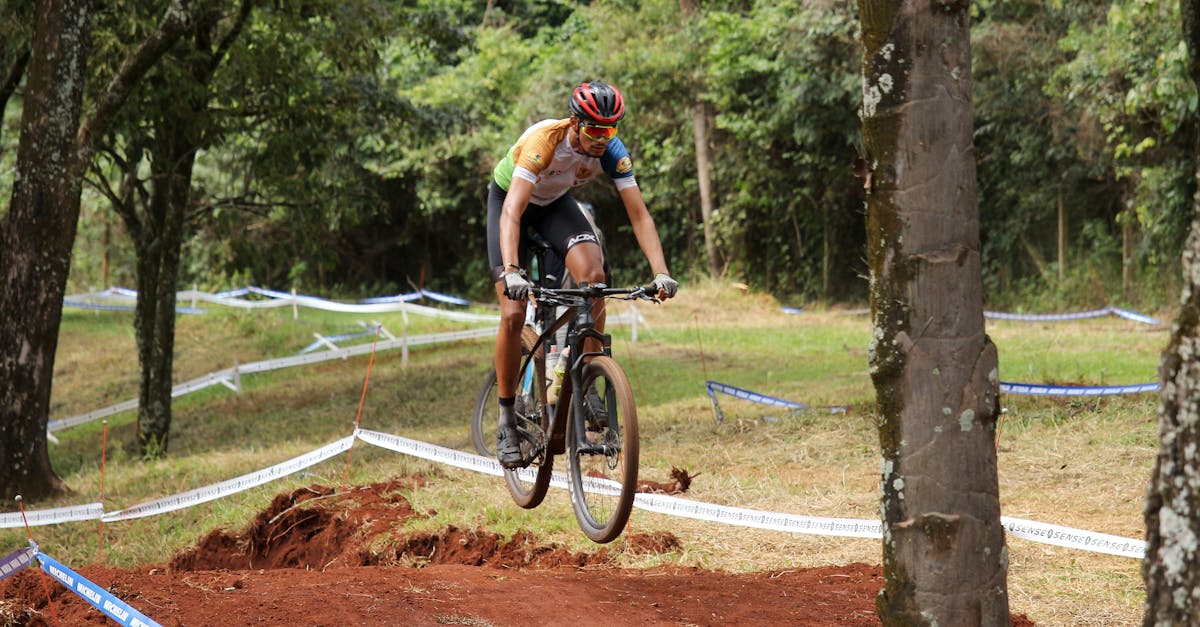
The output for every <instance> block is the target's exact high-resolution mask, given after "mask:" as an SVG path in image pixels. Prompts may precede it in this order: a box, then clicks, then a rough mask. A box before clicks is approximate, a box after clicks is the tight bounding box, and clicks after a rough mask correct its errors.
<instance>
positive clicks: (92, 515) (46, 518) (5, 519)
mask: <svg viewBox="0 0 1200 627" xmlns="http://www.w3.org/2000/svg"><path fill="white" fill-rule="evenodd" d="M103 514H104V506H103V505H101V504H100V503H88V504H87V505H69V506H67V507H55V508H51V509H35V510H25V518H24V519H22V518H21V512H9V513H7V514H0V529H15V528H19V527H24V526H25V520H28V521H29V526H30V527H35V526H39V525H57V524H59V523H65V522H75V521H79V520H96V519H97V518H100V516H102V515H103Z"/></svg>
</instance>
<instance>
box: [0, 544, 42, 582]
mask: <svg viewBox="0 0 1200 627" xmlns="http://www.w3.org/2000/svg"><path fill="white" fill-rule="evenodd" d="M35 555H37V551H36V550H34V549H33V547H27V548H24V549H17V550H15V551H13V552H12V553H9V554H8V555H5V556H4V557H0V581H3V580H5V579H8V578H9V577H12V576H13V575H15V574H17V573H19V572H21V571H22V570H25V567H26V566H28V565H29V563H30V562H32V561H33V557H34V556H35Z"/></svg>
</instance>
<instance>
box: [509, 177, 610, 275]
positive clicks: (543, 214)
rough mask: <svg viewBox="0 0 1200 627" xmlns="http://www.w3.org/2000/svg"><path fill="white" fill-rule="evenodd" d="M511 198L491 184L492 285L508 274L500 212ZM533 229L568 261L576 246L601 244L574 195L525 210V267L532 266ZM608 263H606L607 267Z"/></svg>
mask: <svg viewBox="0 0 1200 627" xmlns="http://www.w3.org/2000/svg"><path fill="white" fill-rule="evenodd" d="M507 195H508V192H506V191H505V190H503V189H501V188H500V186H499V185H497V184H496V182H495V181H492V183H491V184H490V185H488V215H487V245H488V265H490V266H491V268H492V282H496V281H499V280H500V276H501V275H502V274H503V273H504V259H503V258H502V257H501V256H500V211H501V210H502V209H503V208H504V197H505V196H507ZM531 230H532V231H536V232H538V233H539V234H541V236H542V237H544V238H546V241H548V242H550V245H551V246H553V247H554V252H555V253H557V254H558V256H559V258H561V259H566V258H567V251H568V250H570V249H571V247H572V246H575V245H576V244H580V243H582V242H593V243H595V244H597V245H599V244H600V240H599V238H598V237H597V235H596V231H595V229H594V228H592V222H591V220H589V219H588V217H587V215H586V214H585V213H584V210H583V208H582V207H580V206H579V203H578V202H576V201H575V198H574V197H573V196H571V192H567V193H565V194H563V195H562V196H560V197H559V198H558V199H556V200H555V201H554V202H552V203H550V204H548V205H535V204H533V203H529V206H528V207H527V208H526V209H525V214H524V215H522V216H521V243H520V247H519V249H518V251H519V252H518V254H519V255H520V259H518V261H517V263H519V264H521V267H522V268H524V267H526V266H528V262H529V260H528V257H529V241H528V239H529V232H530V231H531ZM607 264H608V262H607V260H605V265H606V266H607ZM606 270H607V268H606Z"/></svg>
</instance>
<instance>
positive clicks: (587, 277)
mask: <svg viewBox="0 0 1200 627" xmlns="http://www.w3.org/2000/svg"><path fill="white" fill-rule="evenodd" d="M582 274H583V276H582V277H581V278H580V279H579V282H580V283H587V284H589V285H593V284H596V283H603V282H604V266H595V267H590V268H587V269H586V270H585V271H584V272H583V273H582Z"/></svg>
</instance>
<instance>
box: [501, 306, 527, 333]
mask: <svg viewBox="0 0 1200 627" xmlns="http://www.w3.org/2000/svg"><path fill="white" fill-rule="evenodd" d="M523 326H525V312H524V311H518V312H514V313H509V312H501V313H500V332H501V333H520V332H521V327H523Z"/></svg>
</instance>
